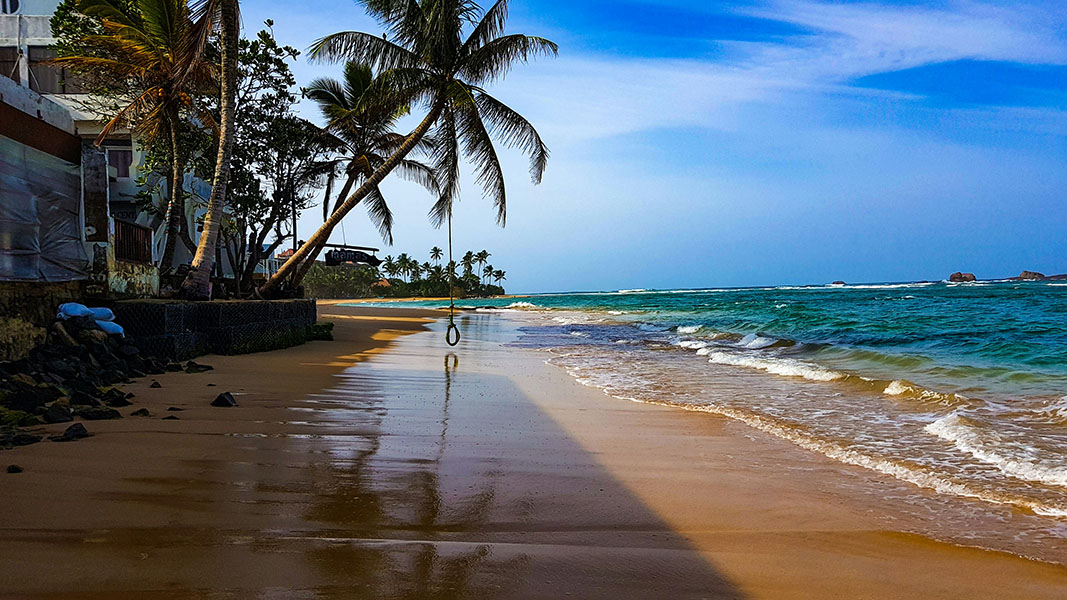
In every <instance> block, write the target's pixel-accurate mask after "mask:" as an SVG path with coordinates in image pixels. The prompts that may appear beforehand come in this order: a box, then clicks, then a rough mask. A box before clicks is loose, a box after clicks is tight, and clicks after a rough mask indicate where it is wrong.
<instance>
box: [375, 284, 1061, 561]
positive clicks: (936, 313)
mask: <svg viewBox="0 0 1067 600" xmlns="http://www.w3.org/2000/svg"><path fill="white" fill-rule="evenodd" d="M387 305H389V306H398V305H399V304H397V303H389V304H387ZM402 305H406V306H434V307H440V306H447V302H445V303H442V302H440V301H424V302H405V303H403V304H402ZM457 306H461V307H463V308H465V309H467V310H473V311H476V312H498V313H502V314H505V315H507V316H508V317H511V318H513V319H517V320H518V327H517V335H516V336H515V337H514V339H512V340H510V341H508V344H510V345H514V346H520V347H525V348H532V349H536V350H541V351H544V352H545V353H546V360H548V362H550V363H551V364H554V365H557V366H559V367H560V368H563V369H565V370H566V371H567V372H569V373H570V374H571V375H572V376H574V377H575V378H576V379H577V380H578V381H580V382H581V383H583V384H586V385H590V386H594V387H597V388H600V389H602V390H604V391H605V392H606V393H607V394H609V395H611V396H614V397H616V398H620V399H625V400H632V401H639V402H649V403H656V404H663V405H668V406H671V407H675V408H677V409H681V410H690V411H698V412H711V413H716V414H720V415H723V416H726V417H728V418H731V419H734V420H736V421H739V422H742V423H745V424H747V425H749V426H751V427H753V428H756V429H758V430H760V431H763V432H765V433H767V434H770V435H772V436H775V437H778V438H781V439H784V440H787V441H789V442H791V443H793V444H795V445H797V446H799V447H801V448H804V449H805V450H807V451H811V452H816V453H819V454H822V455H824V456H826V457H827V458H829V459H832V460H834V461H838V462H840V463H843V464H848V465H853V466H858V467H863V468H865V469H868V470H869V471H871V472H873V473H875V474H877V475H878V476H879V477H886V478H892V479H893V480H896V481H897V482H900V483H902V484H906V486H907V487H912V488H914V489H917V490H923V493H925V494H927V495H930V494H932V495H934V496H936V497H938V498H940V499H942V500H946V501H947V500H950V499H951V500H957V501H964V502H966V503H972V504H970V506H971V507H975V506H977V507H978V510H977V511H972V514H971V516H970V517H968V518H967V519H962V518H961V521H960V523H959V524H958V525H957V526H956V528H957V529H967V528H978V529H985V531H973V532H968V531H957V532H956V535H955V536H954V537H957V538H958V537H961V536H962V537H964V538H972V537H973V538H974V539H977V540H979V541H981V540H982V539H983V538H984V537H990V536H992V537H1003V536H1005V535H1009V536H1010V537H1011V538H1012V540H1014V545H1013V546H1012V547H1011V548H1010V549H1011V550H1012V551H1015V552H1018V553H1021V554H1026V555H1030V556H1035V557H1038V558H1042V557H1048V556H1052V555H1055V554H1058V553H1057V552H1052V553H1051V554H1049V553H1047V552H1045V550H1049V548H1047V547H1045V546H1048V545H1054V546H1057V547H1059V548H1061V549H1062V547H1063V539H1064V537H1065V534H1067V282H1019V281H1004V282H979V283H962V284H955V283H946V282H924V283H889V284H871V285H847V286H809V287H801V286H781V287H765V288H740V289H694V290H662V291H659V290H623V291H617V292H604V293H573V294H553V295H534V296H528V297H523V298H506V299H492V300H476V301H468V300H464V301H460V302H458V303H457ZM902 502H904V503H908V502H911V500H909V499H907V498H905V499H903V500H902ZM982 505H984V506H985V507H986V508H992V507H995V508H996V509H997V510H991V511H983V510H982ZM965 506H967V505H966V504H965ZM958 512H959V511H957V513H958ZM979 513H981V514H979ZM1011 520H1017V521H1018V523H1015V525H1013V526H1012V528H1011V531H1010V532H1004V531H1000V532H997V531H995V530H996V529H997V528H998V527H1000V526H1001V525H1002V524H1003V523H1004V522H1005V521H1011ZM969 534H973V535H969ZM981 545H988V544H984V543H982V544H981ZM1001 546H1002V544H1001ZM1051 559H1053V560H1057V561H1059V560H1060V558H1059V557H1058V556H1053V557H1052V558H1051Z"/></svg>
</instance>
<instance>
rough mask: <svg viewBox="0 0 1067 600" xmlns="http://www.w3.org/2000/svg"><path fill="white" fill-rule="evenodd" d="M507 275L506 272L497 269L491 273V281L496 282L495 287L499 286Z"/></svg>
mask: <svg viewBox="0 0 1067 600" xmlns="http://www.w3.org/2000/svg"><path fill="white" fill-rule="evenodd" d="M507 274H508V272H507V271H501V270H500V269H497V270H496V271H493V280H494V281H496V284H497V285H500V282H501V281H504V280H505V279H507Z"/></svg>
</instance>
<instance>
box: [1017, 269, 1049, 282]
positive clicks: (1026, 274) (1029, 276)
mask: <svg viewBox="0 0 1067 600" xmlns="http://www.w3.org/2000/svg"><path fill="white" fill-rule="evenodd" d="M1044 278H1045V274H1044V273H1038V272H1037V271H1023V272H1022V273H1019V276H1018V277H1016V279H1025V280H1026V281H1037V280H1039V279H1044Z"/></svg>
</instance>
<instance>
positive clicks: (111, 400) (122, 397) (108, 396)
mask: <svg viewBox="0 0 1067 600" xmlns="http://www.w3.org/2000/svg"><path fill="white" fill-rule="evenodd" d="M126 397H127V396H126V392H123V391H122V390H120V389H118V388H111V389H109V390H107V391H106V392H104V403H105V404H107V405H108V406H112V407H115V408H121V407H123V406H129V405H130V404H132V402H130V401H129V400H127V399H126Z"/></svg>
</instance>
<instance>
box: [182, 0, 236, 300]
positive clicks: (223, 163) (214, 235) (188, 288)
mask: <svg viewBox="0 0 1067 600" xmlns="http://www.w3.org/2000/svg"><path fill="white" fill-rule="evenodd" d="M219 17H220V21H221V24H222V44H221V46H222V82H221V85H220V88H221V99H220V106H219V108H220V109H221V113H222V122H221V124H220V129H221V133H220V135H219V153H218V158H217V160H216V163H215V180H214V182H213V183H212V187H211V196H210V197H209V198H208V202H207V214H206V215H205V216H204V231H203V232H202V233H201V234H200V244H199V245H198V246H197V247H196V256H194V257H193V265H192V268H191V269H190V270H189V275H188V276H187V277H186V278H185V283H183V284H182V290H181V291H182V296H184V297H186V298H192V299H205V300H206V299H208V298H210V296H211V271H212V267H213V264H212V262H213V259H214V256H215V246H216V244H217V243H218V237H219V230H220V229H221V228H222V209H223V207H224V206H225V205H226V188H227V186H228V185H229V183H230V153H231V151H232V149H233V126H234V123H233V121H234V101H235V99H236V98H235V94H236V92H237V42H238V38H239V37H240V23H238V20H237V0H224V1H223V2H222V3H221V5H220V8H219Z"/></svg>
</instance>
